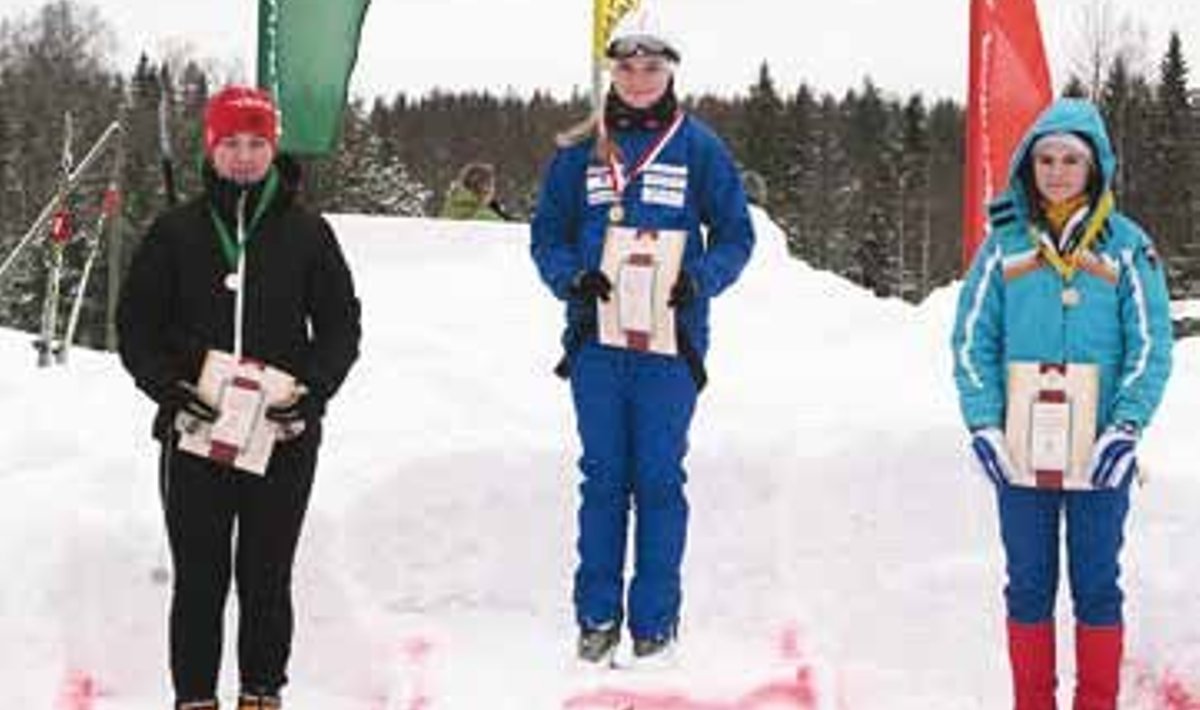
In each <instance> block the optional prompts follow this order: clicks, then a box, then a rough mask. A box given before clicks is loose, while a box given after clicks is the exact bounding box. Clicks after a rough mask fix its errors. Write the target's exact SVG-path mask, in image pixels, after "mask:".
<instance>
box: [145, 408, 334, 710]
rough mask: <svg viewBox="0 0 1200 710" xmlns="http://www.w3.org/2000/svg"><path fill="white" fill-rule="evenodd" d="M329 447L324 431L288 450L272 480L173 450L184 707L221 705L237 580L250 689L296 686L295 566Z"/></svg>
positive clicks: (175, 641) (174, 607) (177, 647)
mask: <svg viewBox="0 0 1200 710" xmlns="http://www.w3.org/2000/svg"><path fill="white" fill-rule="evenodd" d="M319 441H320V432H319V430H317V431H311V432H309V433H308V434H307V435H305V436H302V437H301V438H300V439H298V440H296V441H292V442H288V443H285V444H280V445H279V446H277V447H276V448H275V451H274V453H273V454H272V456H271V463H270V465H269V466H268V467H267V473H266V475H265V476H256V475H253V474H248V473H243V472H240V471H235V470H234V469H230V468H226V467H223V466H220V465H217V464H214V463H212V462H211V461H207V460H205V459H200V458H197V457H195V456H192V455H191V454H186V453H181V452H178V451H175V449H174V446H173V445H171V444H168V445H165V446H164V447H163V454H162V460H161V465H160V471H159V472H160V481H161V486H162V499H163V506H164V508H165V511H166V519H167V535H168V537H169V539H170V543H171V559H172V564H173V567H174V588H173V590H172V597H171V623H170V646H171V677H172V680H173V682H174V684H175V696H176V700H177V702H186V701H189V700H207V699H212V698H215V697H216V689H217V676H218V673H219V670H220V666H221V645H222V621H223V619H224V609H225V600H226V597H227V595H228V593H229V582H230V578H231V576H232V577H234V578H235V579H236V580H237V595H238V613H239V614H238V668H239V670H240V675H241V683H242V688H241V690H243V691H246V692H257V693H263V694H272V695H273V694H277V693H278V691H279V689H280V688H281V687H282V686H283V685H284V683H286V682H287V661H288V656H289V654H290V652H291V644H292V592H291V585H292V562H293V560H294V558H295V553H296V543H297V541H298V540H299V538H300V527H301V525H302V523H303V521H304V512H305V509H306V508H307V506H308V498H309V493H310V491H311V490H312V482H313V472H314V470H315V468H316V463H317V446H318V444H319ZM234 521H236V522H237V526H236V528H237V537H236V542H235V539H234Z"/></svg>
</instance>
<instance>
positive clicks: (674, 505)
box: [571, 342, 697, 638]
mask: <svg viewBox="0 0 1200 710" xmlns="http://www.w3.org/2000/svg"><path fill="white" fill-rule="evenodd" d="M571 394H572V398H573V400H574V404H575V413H576V420H577V424H578V428H579V437H580V440H581V442H582V444H583V455H582V457H581V458H580V460H579V468H580V471H581V472H582V474H583V482H582V484H581V485H580V494H581V499H582V500H581V503H580V507H579V538H578V543H577V546H578V551H579V566H578V568H577V569H576V572H575V610H576V620H577V621H578V622H579V624H580V626H582V627H593V626H596V625H598V624H602V623H605V622H609V621H617V622H619V621H620V620H621V619H622V617H623V608H622V606H623V605H622V602H623V597H624V571H625V548H626V540H627V537H628V532H627V526H628V522H629V517H630V508H631V506H630V504H631V503H632V507H633V510H634V511H635V515H636V521H635V529H634V537H633V540H634V569H633V579H632V582H631V583H630V585H629V599H628V612H629V618H628V620H629V629H630V632H631V633H632V634H633V637H634V638H658V637H661V636H664V635H667V634H671V633H674V629H675V625H676V623H677V621H678V617H679V609H680V604H681V598H682V592H681V588H680V587H681V585H680V566H681V564H682V562H683V551H684V544H685V540H686V537H687V521H688V503H687V499H686V498H685V496H684V491H683V486H684V482H685V481H686V479H687V474H686V473H685V472H684V469H683V457H684V455H685V454H686V452H687V431H688V427H689V425H690V424H691V420H692V413H693V411H694V410H695V406H696V394H697V392H696V385H695V382H694V381H693V379H692V375H691V372H690V371H689V370H688V367H687V364H686V363H685V362H684V360H683V359H682V358H673V357H666V356H662V355H655V354H647V353H639V352H633V351H628V350H619V349H614V348H608V347H605V346H601V345H598V344H596V343H594V342H593V343H587V344H585V345H584V346H583V347H582V348H581V349H580V350H579V351H578V352H577V353H575V356H574V357H573V358H572V363H571Z"/></svg>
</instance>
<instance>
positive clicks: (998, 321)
mask: <svg viewBox="0 0 1200 710" xmlns="http://www.w3.org/2000/svg"><path fill="white" fill-rule="evenodd" d="M1059 132H1070V133H1074V134H1076V135H1078V136H1080V137H1082V138H1085V139H1086V140H1087V141H1088V142H1089V143H1090V144H1091V146H1092V148H1093V154H1094V155H1093V157H1094V158H1095V159H1096V161H1097V164H1098V167H1099V169H1100V184H1098V185H1093V188H1094V189H1093V190H1092V195H1091V199H1090V204H1089V207H1088V210H1089V211H1088V214H1087V216H1086V217H1084V218H1083V221H1082V223H1081V225H1080V227H1079V228H1080V229H1085V228H1086V227H1088V226H1093V225H1094V227H1095V228H1097V229H1098V230H1099V231H1098V234H1097V236H1096V238H1095V240H1094V241H1092V242H1091V244H1090V248H1087V249H1086V250H1085V251H1086V252H1088V253H1087V254H1083V255H1082V259H1081V262H1082V263H1083V266H1081V268H1079V269H1078V270H1077V271H1075V272H1074V274H1073V275H1072V276H1071V277H1069V278H1068V277H1066V276H1064V275H1063V274H1061V273H1059V271H1058V270H1056V269H1055V268H1054V267H1053V266H1052V265H1051V264H1050V263H1048V261H1047V259H1046V258H1045V257H1043V256H1041V255H1039V251H1038V248H1039V243H1050V244H1052V243H1053V238H1052V237H1050V236H1049V235H1048V234H1046V233H1045V232H1044V229H1043V228H1041V227H1039V226H1038V225H1037V224H1035V222H1034V217H1033V216H1034V214H1035V210H1034V209H1033V206H1032V205H1031V204H1030V199H1032V197H1031V196H1033V195H1034V194H1035V188H1034V186H1033V185H1032V184H1031V183H1032V180H1033V178H1032V171H1031V166H1030V162H1029V155H1030V152H1031V149H1032V146H1033V144H1034V143H1035V142H1036V141H1037V140H1038V139H1039V138H1041V137H1042V136H1044V135H1047V134H1050V133H1059ZM1116 165H1117V160H1116V156H1115V155H1114V154H1113V150H1112V145H1111V143H1110V142H1109V139H1108V134H1107V131H1106V130H1105V128H1104V122H1103V119H1102V118H1101V117H1100V114H1099V112H1098V111H1097V110H1096V108H1095V107H1094V106H1093V105H1092V104H1091V103H1089V102H1087V101H1082V100H1079V99H1060V100H1058V101H1055V102H1054V103H1053V104H1051V105H1050V107H1049V108H1047V109H1046V110H1045V111H1044V112H1043V113H1042V114H1041V116H1039V117H1038V119H1037V120H1036V121H1035V122H1034V125H1033V127H1032V128H1031V129H1030V130H1029V132H1028V133H1027V134H1026V135H1025V138H1024V139H1023V140H1022V142H1021V144H1020V146H1018V148H1017V149H1016V151H1015V152H1014V153H1013V159H1012V162H1011V165H1010V168H1009V186H1008V190H1007V191H1006V192H1005V193H1004V194H1003V195H1001V196H1000V198H998V199H997V200H996V201H995V202H994V203H993V204H992V205H991V206H990V207H989V215H990V221H991V232H990V234H989V235H988V238H987V239H986V240H985V241H984V243H983V245H982V246H981V247H980V249H979V251H978V252H977V253H976V255H975V259H974V262H973V263H972V265H971V269H970V271H969V272H968V274H967V277H966V281H965V282H964V284H963V287H962V292H961V293H960V295H959V301H958V313H957V316H956V318H955V324H954V334H953V337H952V347H953V349H954V380H955V384H956V385H957V387H958V395H959V405H960V407H961V409H962V415H963V418H964V420H965V421H966V424H967V426H968V427H970V428H972V429H974V428H977V427H985V426H996V427H1000V428H1003V426H1004V420H1005V411H1004V409H1005V399H1006V396H1005V395H1006V378H1007V365H1008V363H1010V362H1039V363H1094V364H1096V365H1098V366H1099V370H1100V399H1099V408H1098V416H1097V428H1098V430H1103V429H1104V428H1105V427H1106V426H1108V425H1109V424H1112V423H1123V422H1130V423H1133V424H1135V425H1137V426H1138V427H1139V428H1141V427H1145V426H1146V425H1147V424H1148V423H1149V422H1150V419H1151V417H1152V416H1153V414H1154V411H1155V409H1156V408H1157V407H1158V404H1159V401H1160V400H1161V398H1162V394H1163V388H1164V387H1165V385H1166V382H1167V378H1168V376H1169V375H1170V371H1171V346H1172V341H1173V336H1172V332H1171V318H1170V309H1169V305H1170V304H1169V297H1168V294H1167V285H1166V278H1165V276H1164V273H1163V272H1164V267H1163V265H1162V263H1161V261H1160V260H1159V258H1158V256H1157V254H1156V253H1155V251H1154V247H1153V245H1152V244H1151V241H1150V238H1149V237H1148V236H1147V235H1146V233H1145V232H1144V231H1142V229H1141V228H1140V227H1139V226H1138V225H1137V224H1136V223H1134V222H1133V221H1132V220H1130V219H1129V218H1127V217H1126V216H1124V215H1123V214H1120V213H1119V212H1117V211H1115V210H1112V211H1108V208H1110V207H1111V186H1112V181H1113V175H1114V173H1115V172H1116ZM1106 202H1107V205H1106V204H1105V203H1106ZM1067 290H1072V291H1073V293H1072V294H1071V295H1072V296H1076V297H1077V298H1074V299H1072V298H1064V295H1063V294H1064V291H1067ZM1071 300H1075V301H1077V302H1076V303H1073V304H1072V303H1070V301H1071Z"/></svg>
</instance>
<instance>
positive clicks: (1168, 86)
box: [1151, 32, 1200, 296]
mask: <svg viewBox="0 0 1200 710" xmlns="http://www.w3.org/2000/svg"><path fill="white" fill-rule="evenodd" d="M1159 71H1160V74H1159V85H1158V101H1157V104H1158V121H1157V130H1156V131H1155V145H1154V147H1155V161H1156V163H1157V166H1156V167H1157V170H1156V171H1155V175H1156V183H1157V189H1156V190H1155V195H1156V199H1155V201H1154V208H1153V212H1154V217H1153V218H1152V220H1151V221H1152V226H1151V229H1152V232H1153V234H1154V235H1155V237H1156V239H1157V244H1158V246H1159V249H1160V250H1161V251H1162V253H1163V256H1164V258H1165V259H1166V262H1167V265H1168V277H1169V278H1168V281H1169V284H1170V286H1171V290H1172V295H1174V296H1182V295H1186V294H1188V293H1190V292H1192V291H1193V288H1194V287H1193V283H1195V284H1197V285H1200V273H1198V271H1200V249H1197V244H1196V236H1195V226H1196V219H1195V214H1196V204H1195V200H1196V197H1197V190H1196V187H1195V180H1196V178H1197V174H1196V164H1197V161H1196V159H1195V157H1194V156H1195V151H1196V149H1197V147H1198V145H1197V143H1196V133H1195V130H1196V129H1195V125H1194V124H1195V120H1196V117H1195V112H1194V110H1193V107H1192V105H1191V102H1190V100H1189V96H1188V88H1187V75H1188V67H1187V63H1186V62H1185V61H1184V58H1183V45H1182V42H1181V41H1180V39H1179V34H1178V33H1177V32H1173V33H1172V34H1171V38H1170V41H1169V43H1168V47H1167V53H1166V55H1165V56H1164V57H1163V60H1162V63H1161V64H1160V65H1159Z"/></svg>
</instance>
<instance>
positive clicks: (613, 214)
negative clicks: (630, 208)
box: [608, 205, 625, 224]
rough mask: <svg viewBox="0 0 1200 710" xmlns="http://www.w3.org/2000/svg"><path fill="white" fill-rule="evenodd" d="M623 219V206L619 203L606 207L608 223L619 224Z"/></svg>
mask: <svg viewBox="0 0 1200 710" xmlns="http://www.w3.org/2000/svg"><path fill="white" fill-rule="evenodd" d="M624 219H625V208H624V207H621V205H613V206H612V207H610V208H609V209H608V223H609V224H620V223H621V221H622V220H624Z"/></svg>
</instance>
